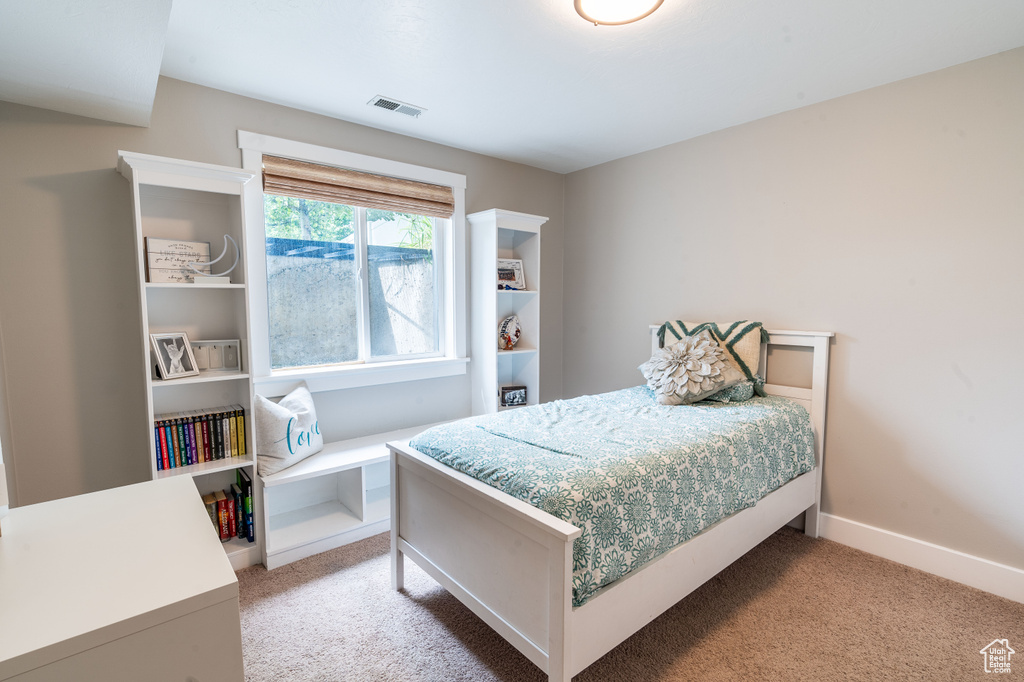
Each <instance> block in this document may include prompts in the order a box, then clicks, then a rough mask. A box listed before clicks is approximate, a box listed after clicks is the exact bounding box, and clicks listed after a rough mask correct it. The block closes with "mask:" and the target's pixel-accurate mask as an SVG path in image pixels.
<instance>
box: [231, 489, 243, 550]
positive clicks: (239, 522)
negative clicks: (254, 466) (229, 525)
mask: <svg viewBox="0 0 1024 682" xmlns="http://www.w3.org/2000/svg"><path fill="white" fill-rule="evenodd" d="M231 497H232V498H234V500H235V537H236V538H244V537H245V536H246V533H245V501H244V500H243V499H242V489H241V488H240V487H239V485H238V484H237V483H232V484H231Z"/></svg>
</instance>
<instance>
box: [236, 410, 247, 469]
mask: <svg viewBox="0 0 1024 682" xmlns="http://www.w3.org/2000/svg"><path fill="white" fill-rule="evenodd" d="M246 454H248V453H246V451H245V408H244V407H242V406H241V405H239V406H238V455H239V457H245V455H246Z"/></svg>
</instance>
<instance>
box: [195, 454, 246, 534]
mask: <svg viewBox="0 0 1024 682" xmlns="http://www.w3.org/2000/svg"><path fill="white" fill-rule="evenodd" d="M203 503H204V504H205V505H206V511H207V512H208V513H209V514H210V521H212V522H213V527H214V528H215V529H216V530H217V534H218V535H219V536H220V541H221V542H227V541H228V540H230V539H231V538H239V539H244V540H248V541H249V542H255V541H256V531H255V529H254V528H253V518H252V479H251V478H250V477H249V474H248V472H246V471H245V470H244V469H236V470H235V482H234V483H232V484H231V487H230V488H227V489H225V490H218V491H217V492H213V493H207V494H206V495H203Z"/></svg>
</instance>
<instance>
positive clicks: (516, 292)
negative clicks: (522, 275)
mask: <svg viewBox="0 0 1024 682" xmlns="http://www.w3.org/2000/svg"><path fill="white" fill-rule="evenodd" d="M496 291H497V292H498V296H522V297H529V296H536V295H537V294H539V293H540V291H538V290H537V289H497V290H496Z"/></svg>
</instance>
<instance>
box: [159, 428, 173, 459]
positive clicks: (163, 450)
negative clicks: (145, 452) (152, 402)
mask: <svg viewBox="0 0 1024 682" xmlns="http://www.w3.org/2000/svg"><path fill="white" fill-rule="evenodd" d="M159 430H160V463H161V464H162V465H163V468H164V469H170V468H171V461H170V457H168V455H167V453H168V450H167V421H166V420H164V419H161V420H160V429H159Z"/></svg>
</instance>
